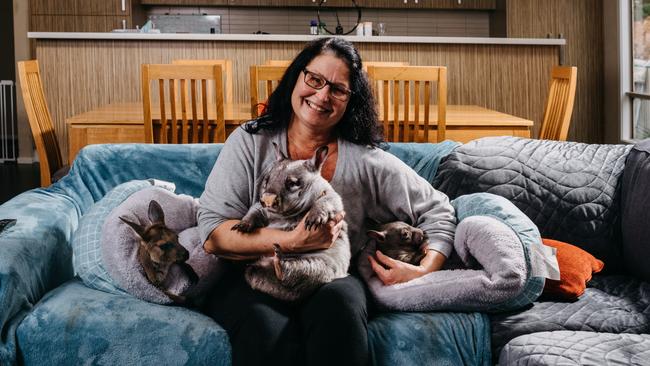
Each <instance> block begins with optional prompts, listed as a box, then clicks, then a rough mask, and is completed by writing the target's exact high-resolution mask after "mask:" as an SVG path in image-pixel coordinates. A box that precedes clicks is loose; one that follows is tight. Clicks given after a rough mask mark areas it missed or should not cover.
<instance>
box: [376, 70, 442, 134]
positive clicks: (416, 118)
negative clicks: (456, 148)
mask: <svg viewBox="0 0 650 366" xmlns="http://www.w3.org/2000/svg"><path fill="white" fill-rule="evenodd" d="M368 77H369V78H370V80H371V82H372V84H373V85H376V84H377V83H381V86H382V93H381V95H376V96H377V99H378V100H380V101H381V103H382V104H381V105H382V108H381V109H380V110H379V114H380V120H382V121H383V128H384V135H385V136H386V138H387V139H388V140H389V141H392V142H429V131H430V130H432V129H433V128H434V127H435V128H436V130H437V136H436V141H438V142H440V141H443V140H444V139H445V133H446V127H447V68H446V67H442V66H368ZM433 84H435V85H436V90H435V92H436V94H437V97H436V98H435V99H433V98H432V91H433V90H432V89H433V88H432V85H433ZM374 89H375V93H377V88H374ZM434 101H435V103H434ZM431 107H434V108H436V110H437V113H435V116H436V122H435V124H433V123H432V122H433V121H432V120H431V117H432V113H431V112H432V111H431Z"/></svg>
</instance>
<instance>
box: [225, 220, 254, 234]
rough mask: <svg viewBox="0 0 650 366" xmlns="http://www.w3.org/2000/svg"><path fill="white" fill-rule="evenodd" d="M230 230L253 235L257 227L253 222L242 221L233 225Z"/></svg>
mask: <svg viewBox="0 0 650 366" xmlns="http://www.w3.org/2000/svg"><path fill="white" fill-rule="evenodd" d="M230 230H233V231H239V232H240V233H252V232H253V231H254V230H255V226H254V225H253V223H252V222H248V221H243V220H242V221H240V222H238V223H237V224H235V225H233V226H232V227H231V228H230Z"/></svg>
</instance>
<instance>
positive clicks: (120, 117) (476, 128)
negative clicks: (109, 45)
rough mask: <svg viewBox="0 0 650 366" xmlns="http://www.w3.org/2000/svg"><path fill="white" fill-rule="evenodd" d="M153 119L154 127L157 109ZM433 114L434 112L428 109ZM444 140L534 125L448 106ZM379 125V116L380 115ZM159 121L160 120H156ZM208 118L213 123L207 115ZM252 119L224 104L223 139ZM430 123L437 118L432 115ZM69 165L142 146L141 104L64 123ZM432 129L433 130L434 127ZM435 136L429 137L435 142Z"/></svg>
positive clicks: (521, 133)
mask: <svg viewBox="0 0 650 366" xmlns="http://www.w3.org/2000/svg"><path fill="white" fill-rule="evenodd" d="M152 110H153V111H154V115H153V119H154V123H155V119H156V114H155V113H156V111H157V109H156V108H153V109H152ZM431 110H432V113H434V114H435V112H434V111H436V108H434V107H432V108H431ZM446 114H447V116H446V120H447V123H446V135H445V138H446V139H449V140H454V141H458V142H463V143H464V142H468V141H470V140H473V139H476V138H480V137H485V136H502V135H508V136H517V137H528V138H530V137H531V129H532V127H533V121H531V120H528V119H525V118H521V117H516V116H513V115H510V114H507V113H503V112H499V111H495V110H492V109H488V108H485V107H481V106H477V105H447V110H446ZM379 117H380V123H381V118H382V116H381V115H380V116H379ZM158 118H160V117H158ZM208 118H209V119H212V117H211V116H210V113H209V114H208ZM250 119H251V105H250V104H249V103H225V104H224V120H225V125H226V136H227V135H228V134H230V133H231V132H232V131H233V130H234V129H235V128H237V127H238V126H239V125H240V124H241V123H242V122H245V121H248V120H250ZM432 120H433V121H435V120H436V116H435V115H433V119H432ZM66 128H67V131H68V163H69V164H70V163H72V161H74V158H75V157H76V156H77V153H78V152H79V150H81V149H82V148H83V147H84V146H86V145H91V144H104V143H143V142H144V141H145V140H144V111H143V107H142V102H122V103H110V104H107V105H103V106H100V107H98V108H94V109H91V110H89V111H86V112H83V113H80V114H77V115H74V116H71V117H69V118H67V119H66ZM434 129H435V126H434ZM435 136H436V134H435V133H433V134H430V139H432V140H430V142H435Z"/></svg>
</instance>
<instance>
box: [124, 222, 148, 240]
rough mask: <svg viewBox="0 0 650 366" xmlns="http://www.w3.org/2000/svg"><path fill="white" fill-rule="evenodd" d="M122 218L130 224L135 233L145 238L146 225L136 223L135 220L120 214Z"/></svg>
mask: <svg viewBox="0 0 650 366" xmlns="http://www.w3.org/2000/svg"><path fill="white" fill-rule="evenodd" d="M120 220H122V221H123V222H124V223H125V224H127V225H129V226H130V227H131V228H132V229H133V231H135V233H136V234H138V236H139V237H140V238H142V239H144V229H145V227H144V226H142V225H140V224H136V223H135V222H133V221H129V220H128V219H126V218H125V217H123V216H120Z"/></svg>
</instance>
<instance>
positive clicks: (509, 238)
mask: <svg viewBox="0 0 650 366" xmlns="http://www.w3.org/2000/svg"><path fill="white" fill-rule="evenodd" d="M454 250H455V252H456V253H457V255H458V259H460V261H461V262H462V263H458V262H457V261H454V260H453V257H452V258H450V261H451V262H456V263H451V264H449V265H447V267H446V268H448V269H445V270H441V271H437V272H433V273H429V274H427V275H425V276H422V277H420V278H416V279H414V280H411V281H409V282H406V283H400V284H396V285H392V286H384V285H383V283H382V282H381V281H380V280H379V278H377V277H376V276H374V273H373V272H372V269H371V268H370V266H369V265H366V264H363V263H364V261H365V262H367V258H366V256H364V257H363V258H360V260H361V261H362V262H361V263H362V265H360V271H361V273H362V275H363V276H364V278H365V279H366V282H367V283H368V286H369V288H370V291H371V293H372V294H373V295H374V297H375V299H376V300H377V302H378V303H379V304H380V305H382V306H383V307H385V308H387V309H389V310H401V311H436V310H450V311H490V310H492V306H493V305H496V304H499V303H502V302H504V301H506V300H508V299H510V298H512V297H514V296H516V295H517V294H519V293H521V291H522V290H523V288H524V285H525V282H526V274H527V270H526V259H525V255H524V251H523V248H522V244H521V241H520V240H519V238H518V237H517V235H516V234H515V232H514V231H513V230H512V229H511V228H509V227H508V226H507V225H505V224H504V223H502V222H501V221H499V220H497V219H495V218H493V217H489V216H472V217H469V218H467V219H465V220H463V221H462V222H461V223H460V224H458V227H457V229H456V237H455V240H454ZM373 252H374V245H369V246H368V248H366V253H365V254H366V255H369V254H370V253H373ZM449 267H456V269H453V268H449ZM463 267H464V269H463Z"/></svg>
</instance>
